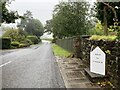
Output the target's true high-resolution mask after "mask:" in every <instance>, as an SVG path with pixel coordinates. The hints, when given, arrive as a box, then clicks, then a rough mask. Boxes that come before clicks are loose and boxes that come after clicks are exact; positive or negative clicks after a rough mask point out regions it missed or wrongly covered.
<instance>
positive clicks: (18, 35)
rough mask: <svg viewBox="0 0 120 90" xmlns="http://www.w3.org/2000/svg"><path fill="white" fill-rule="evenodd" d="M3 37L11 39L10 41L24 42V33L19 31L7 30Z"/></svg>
mask: <svg viewBox="0 0 120 90" xmlns="http://www.w3.org/2000/svg"><path fill="white" fill-rule="evenodd" d="M3 37H11V39H12V41H19V42H20V41H24V40H25V37H26V32H25V31H23V30H19V29H9V30H7V31H6V32H5V33H4V34H3Z"/></svg>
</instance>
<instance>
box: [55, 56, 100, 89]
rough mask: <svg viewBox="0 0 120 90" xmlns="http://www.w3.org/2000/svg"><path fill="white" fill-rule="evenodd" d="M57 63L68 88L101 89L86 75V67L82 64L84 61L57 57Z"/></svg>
mask: <svg viewBox="0 0 120 90" xmlns="http://www.w3.org/2000/svg"><path fill="white" fill-rule="evenodd" d="M56 62H57V64H58V67H59V69H60V72H61V75H62V78H63V80H64V83H65V87H66V88H92V89H93V88H97V89H98V88H100V87H99V86H98V85H97V84H96V83H92V82H91V81H90V80H89V79H88V78H87V77H86V75H85V74H84V68H86V66H85V65H84V64H83V63H82V60H80V59H77V58H65V57H64V58H63V57H58V56H56Z"/></svg>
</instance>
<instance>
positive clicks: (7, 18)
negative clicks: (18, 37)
mask: <svg viewBox="0 0 120 90" xmlns="http://www.w3.org/2000/svg"><path fill="white" fill-rule="evenodd" d="M12 1H13V0H1V1H0V24H1V23H15V20H16V19H18V18H22V16H19V15H18V13H17V11H9V10H8V9H7V8H6V6H7V5H8V4H10V3H11V2H12Z"/></svg>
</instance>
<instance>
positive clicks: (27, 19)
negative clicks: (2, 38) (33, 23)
mask: <svg viewBox="0 0 120 90" xmlns="http://www.w3.org/2000/svg"><path fill="white" fill-rule="evenodd" d="M23 17H24V18H21V21H20V23H18V25H17V27H18V28H19V29H21V30H24V29H25V27H26V25H27V23H29V22H30V20H32V19H33V15H32V12H31V11H28V10H27V11H26V13H24V14H23Z"/></svg>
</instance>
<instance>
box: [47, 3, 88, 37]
mask: <svg viewBox="0 0 120 90" xmlns="http://www.w3.org/2000/svg"><path fill="white" fill-rule="evenodd" d="M87 14H88V4H87V3H86V2H61V3H60V4H58V5H56V7H55V9H54V12H53V19H52V28H51V29H52V32H53V34H54V37H57V38H64V37H71V36H75V35H82V34H86V33H87V30H88V29H87V23H88V17H87ZM49 25H51V24H49Z"/></svg>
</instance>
